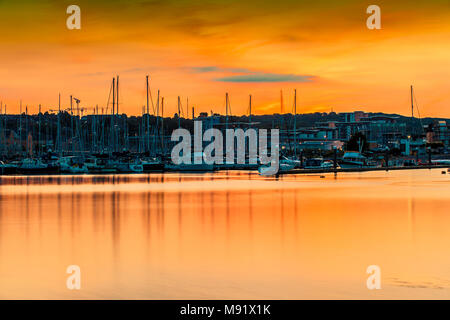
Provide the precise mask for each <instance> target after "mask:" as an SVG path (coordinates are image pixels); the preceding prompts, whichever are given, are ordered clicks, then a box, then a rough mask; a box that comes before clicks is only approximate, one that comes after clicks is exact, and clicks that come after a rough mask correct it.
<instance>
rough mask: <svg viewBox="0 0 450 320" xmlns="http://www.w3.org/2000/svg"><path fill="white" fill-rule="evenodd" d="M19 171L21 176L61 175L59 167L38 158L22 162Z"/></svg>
mask: <svg viewBox="0 0 450 320" xmlns="http://www.w3.org/2000/svg"><path fill="white" fill-rule="evenodd" d="M17 171H18V173H21V174H50V173H59V165H56V164H48V163H44V162H42V160H41V159H37V158H26V159H23V160H22V162H21V164H20V165H19V167H18V168H17Z"/></svg>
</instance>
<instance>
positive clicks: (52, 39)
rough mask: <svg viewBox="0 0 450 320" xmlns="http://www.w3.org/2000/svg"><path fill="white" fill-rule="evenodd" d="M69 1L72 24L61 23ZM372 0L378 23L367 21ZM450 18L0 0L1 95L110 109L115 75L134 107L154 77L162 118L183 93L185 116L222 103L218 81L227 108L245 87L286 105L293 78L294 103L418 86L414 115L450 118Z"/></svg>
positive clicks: (446, 10)
mask: <svg viewBox="0 0 450 320" xmlns="http://www.w3.org/2000/svg"><path fill="white" fill-rule="evenodd" d="M72 4H76V5H78V6H79V7H80V9H81V29H80V30H69V29H68V28H67V27H66V20H67V18H68V17H69V14H67V13H66V9H67V7H68V6H69V5H72ZM373 4H376V5H378V6H379V7H380V9H381V29H380V30H370V29H368V28H367V26H366V20H367V18H368V17H369V16H370V14H367V13H366V9H367V7H368V6H369V5H373ZM449 18H450V0H434V1H433V0H432V1H418V0H412V1H405V0H398V1H385V0H382V1H380V0H373V1H353V0H348V1H330V0H314V1H303V0H295V1H294V0H277V1H261V0H154V1H144V0H141V1H132V0H128V1H127V0H108V1H93V0H90V1H84V0H83V1H76V2H73V1H57V0H46V1H44V0H33V1H30V0H23V1H20V2H19V1H11V0H8V1H5V0H0V35H1V37H0V66H1V68H0V101H2V104H3V105H5V104H6V105H7V112H8V113H16V112H19V110H20V101H22V110H25V107H27V108H28V112H29V113H36V112H37V110H38V105H39V104H41V105H42V110H43V111H47V110H54V109H56V108H57V105H58V94H59V93H60V94H61V104H62V108H63V109H64V108H67V107H68V106H69V101H70V100H69V99H70V98H69V97H70V95H73V96H74V97H76V98H78V99H80V100H81V106H82V107H84V108H86V110H87V112H92V111H89V110H92V108H93V107H95V106H96V105H98V107H99V109H102V108H103V110H104V111H105V110H106V105H107V101H108V95H109V91H110V86H111V81H112V78H113V77H114V76H116V75H119V78H120V95H119V99H120V101H119V106H120V109H119V110H120V112H121V113H122V112H126V113H127V114H140V113H141V112H142V107H143V106H144V105H145V104H146V87H145V77H146V75H149V77H150V89H151V94H152V100H153V102H154V103H156V96H157V90H158V89H159V90H160V95H161V97H162V96H163V97H164V105H165V107H164V115H166V116H171V115H173V114H174V113H175V112H177V97H178V96H180V97H181V101H182V108H183V112H184V114H186V113H187V109H188V108H189V109H191V108H192V107H195V112H196V114H198V113H199V112H211V111H213V112H216V113H222V114H224V113H225V93H226V92H228V93H229V97H230V106H231V112H232V114H234V115H243V114H248V111H249V95H252V113H253V114H270V113H280V112H281V111H283V112H284V113H285V112H292V110H293V100H294V89H296V90H297V112H298V113H309V112H330V111H331V110H333V111H335V112H349V111H354V110H363V111H367V112H386V113H399V114H404V115H410V114H411V108H410V91H409V90H410V85H413V86H414V89H415V97H416V102H417V104H418V107H419V111H420V116H422V117H425V116H436V117H450V82H449V81H448V76H449V75H450V42H449V39H450V19H449ZM281 91H282V95H283V110H281V109H282V107H281V103H280V100H281ZM187 99H189V103H188V102H187ZM109 108H111V107H110V106H109ZM150 109H151V107H150ZM109 110H110V109H109ZM3 111H4V110H3ZM189 113H191V111H189ZM416 115H417V114H416Z"/></svg>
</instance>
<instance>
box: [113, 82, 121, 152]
mask: <svg viewBox="0 0 450 320" xmlns="http://www.w3.org/2000/svg"><path fill="white" fill-rule="evenodd" d="M116 100H117V102H116V114H117V116H119V76H117V81H116ZM119 120H120V118H119ZM117 123H118V126H117V131H116V130H115V128H114V141H115V143H114V150H115V151H120V148H119V133H120V122H119V121H118V122H117Z"/></svg>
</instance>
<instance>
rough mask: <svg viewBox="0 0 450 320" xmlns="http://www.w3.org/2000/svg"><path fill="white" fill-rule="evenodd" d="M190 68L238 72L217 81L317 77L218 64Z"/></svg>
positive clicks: (204, 71)
mask: <svg viewBox="0 0 450 320" xmlns="http://www.w3.org/2000/svg"><path fill="white" fill-rule="evenodd" d="M190 70H191V72H194V73H232V74H233V73H238V74H233V75H229V76H224V77H220V78H215V79H213V80H214V81H217V82H237V83H244V82H311V81H313V80H314V78H315V77H314V76H310V75H297V74H282V73H267V72H260V71H255V70H249V69H245V68H222V67H216V66H202V67H191V68H190Z"/></svg>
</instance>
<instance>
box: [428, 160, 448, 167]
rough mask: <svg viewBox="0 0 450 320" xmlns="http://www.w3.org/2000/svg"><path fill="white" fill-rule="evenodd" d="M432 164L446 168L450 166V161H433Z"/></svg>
mask: <svg viewBox="0 0 450 320" xmlns="http://www.w3.org/2000/svg"><path fill="white" fill-rule="evenodd" d="M431 163H432V164H434V165H439V166H446V165H450V159H436V160H431Z"/></svg>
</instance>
